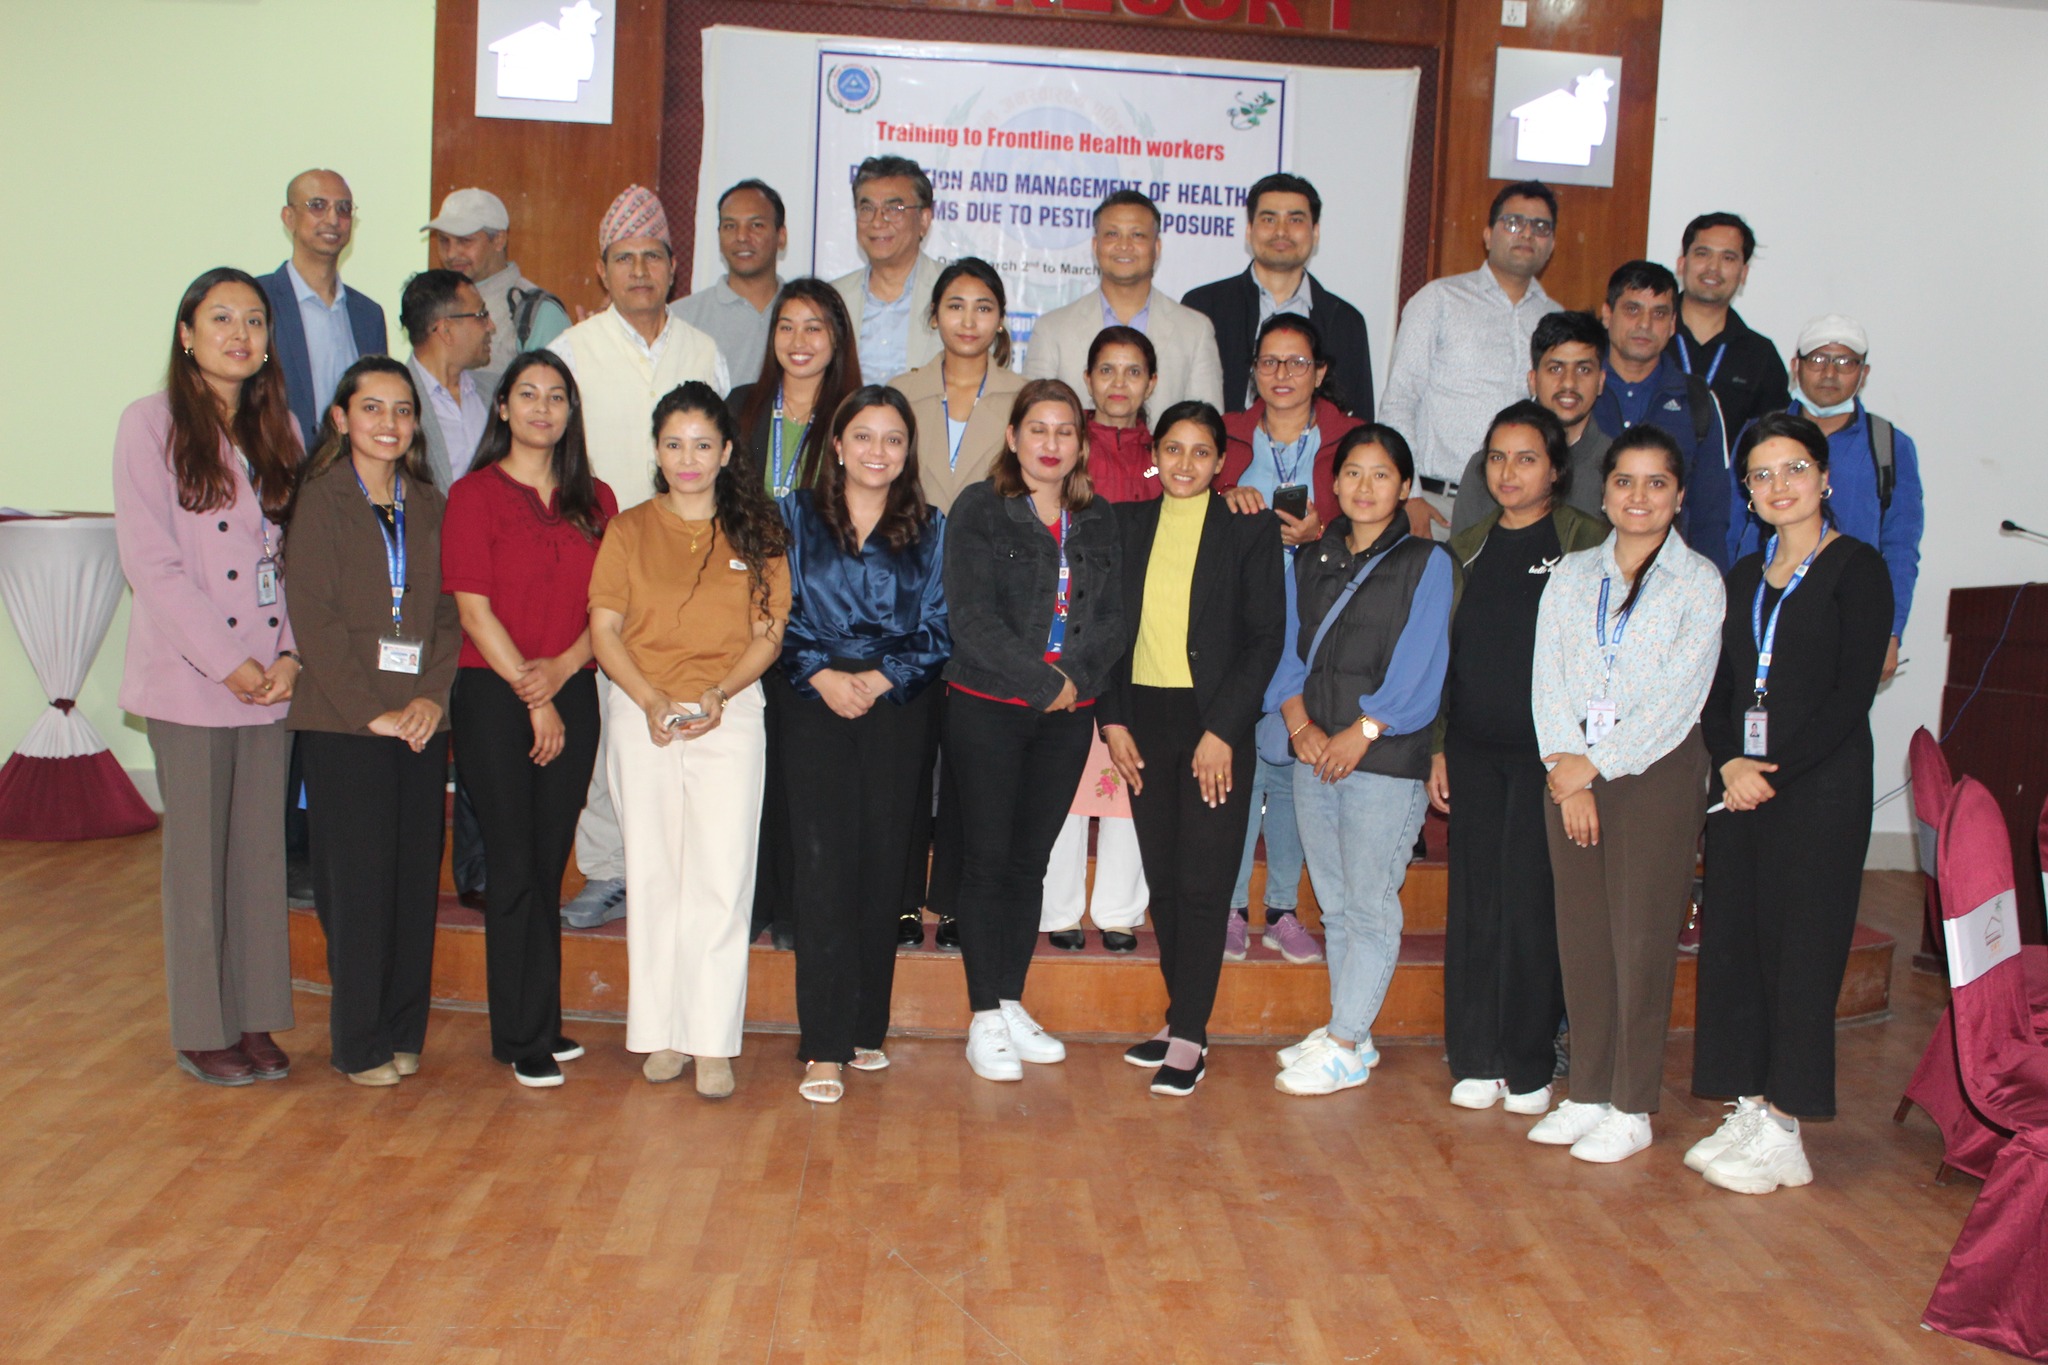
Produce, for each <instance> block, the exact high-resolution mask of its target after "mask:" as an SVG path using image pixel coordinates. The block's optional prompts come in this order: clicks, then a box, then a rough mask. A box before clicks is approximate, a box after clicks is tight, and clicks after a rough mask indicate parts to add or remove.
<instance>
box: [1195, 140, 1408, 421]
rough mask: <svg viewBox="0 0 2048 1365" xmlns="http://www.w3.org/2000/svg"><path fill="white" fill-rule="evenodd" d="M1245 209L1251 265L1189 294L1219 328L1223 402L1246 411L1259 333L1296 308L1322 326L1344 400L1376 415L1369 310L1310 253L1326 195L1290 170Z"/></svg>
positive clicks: (1367, 417) (1268, 179)
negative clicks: (1316, 271)
mask: <svg viewBox="0 0 2048 1365" xmlns="http://www.w3.org/2000/svg"><path fill="white" fill-rule="evenodd" d="M1244 213H1245V219H1246V224H1247V226H1246V230H1245V245H1246V246H1247V247H1248V248H1249V249H1250V251H1251V254H1252V263H1251V265H1250V266H1249V267H1247V268H1246V269H1245V272H1244V273H1243V274H1241V275H1232V276H1231V277H1230V278H1229V279H1225V280H1217V281H1215V282H1214V283H1211V284H1204V285H1200V286H1197V287H1196V288H1194V289H1191V290H1189V291H1188V292H1187V294H1186V295H1185V296H1184V297H1183V298H1182V299H1181V302H1182V303H1185V304H1186V305H1187V306H1188V307H1190V308H1193V309H1195V310H1196V311H1197V312H1199V313H1201V314H1203V315H1204V316H1205V317H1207V318H1208V319H1209V321H1210V323H1211V324H1212V325H1213V326H1214V327H1215V328H1216V349H1217V352H1218V354H1219V355H1220V357H1221V359H1222V362H1223V402H1224V408H1223V410H1224V411H1225V412H1242V411H1244V410H1245V409H1246V408H1248V407H1250V406H1251V402H1252V399H1253V397H1254V396H1255V391H1254V389H1253V387H1252V376H1251V365H1252V351H1253V349H1254V347H1255V341H1254V338H1256V337H1257V336H1258V334H1259V327H1260V325H1261V324H1262V323H1264V322H1265V320H1266V319H1267V318H1270V317H1272V316H1273V315H1274V314H1276V313H1293V314H1296V315H1298V316H1300V317H1305V318H1307V319H1308V320H1309V321H1310V322H1313V323H1314V324H1315V325H1316V331H1317V332H1319V333H1321V334H1322V338H1323V350H1324V351H1325V352H1326V353H1327V354H1328V355H1329V358H1330V369H1329V381H1328V382H1329V385H1330V389H1331V391H1332V392H1333V393H1334V394H1335V395H1336V397H1337V400H1338V401H1339V402H1340V403H1342V404H1343V405H1344V406H1345V407H1346V408H1348V409H1349V410H1350V412H1351V415H1352V416H1354V417H1356V418H1358V419H1359V420H1360V421H1362V422H1370V421H1371V420H1372V352H1371V349H1370V348H1369V346H1368V344H1367V341H1366V331H1365V315H1364V314H1363V313H1360V312H1359V311H1358V310H1357V309H1356V308H1354V307H1352V306H1351V305H1350V304H1349V303H1347V302H1345V301H1344V300H1343V299H1340V298H1338V297H1337V296H1336V295H1335V294H1333V293H1331V292H1330V291H1329V290H1328V289H1327V288H1325V287H1324V285H1323V282H1322V281H1321V280H1319V279H1317V278H1316V277H1315V276H1314V275H1311V274H1309V271H1308V260H1309V257H1310V256H1313V255H1314V254H1315V252H1316V248H1317V246H1318V244H1319V243H1320V242H1321V241H1322V231H1323V228H1322V222H1323V197H1322V196H1321V195H1320V194H1317V193H1316V187H1315V186H1314V185H1312V184H1310V183H1309V182H1308V181H1307V180H1304V179H1303V178H1302V177H1300V176H1298V175H1289V174H1287V173H1286V172H1284V171H1282V172H1278V173H1276V174H1273V175H1269V176H1265V177H1263V178H1261V179H1259V180H1257V181H1255V182H1253V184H1252V187H1251V189H1250V191H1249V192H1247V194H1246V195H1245V205H1244ZM1161 411H1164V409H1163V408H1162V409H1161ZM1404 434H1405V433H1404Z"/></svg>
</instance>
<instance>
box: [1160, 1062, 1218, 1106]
mask: <svg viewBox="0 0 2048 1365" xmlns="http://www.w3.org/2000/svg"><path fill="white" fill-rule="evenodd" d="M1208 1069H1209V1064H1208V1063H1207V1062H1205V1061H1203V1060H1202V1059H1201V1058H1199V1057H1197V1058H1196V1059H1195V1064H1194V1066H1193V1067H1191V1068H1189V1069H1187V1070H1182V1069H1181V1068H1180V1067H1177V1066H1162V1067H1160V1068H1159V1070H1157V1071H1155V1072H1153V1073H1152V1093H1153V1094H1155V1095H1173V1096H1176V1097H1180V1096H1186V1095H1192V1094H1194V1093H1195V1084H1196V1083H1197V1082H1198V1081H1200V1080H1201V1079H1202V1073H1203V1072H1205V1071H1207V1070H1208Z"/></svg>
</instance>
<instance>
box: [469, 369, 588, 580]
mask: <svg viewBox="0 0 2048 1365" xmlns="http://www.w3.org/2000/svg"><path fill="white" fill-rule="evenodd" d="M534 369H550V370H553V371H554V372H555V373H556V374H558V375H560V376H561V377H562V384H563V387H564V388H566V389H567V390H568V393H569V421H568V424H567V425H566V426H564V427H563V428H562V436H561V439H560V440H558V441H556V442H555V449H554V452H553V453H552V454H551V455H550V456H549V457H548V469H549V472H550V473H551V474H553V476H554V480H555V497H556V503H555V506H556V507H557V508H558V509H559V511H560V513H561V517H562V519H563V520H564V521H566V522H568V523H569V524H570V525H571V526H574V527H575V528H576V529H577V530H578V531H579V532H581V533H582V535H583V538H584V539H585V540H596V539H597V538H598V537H599V536H601V535H603V534H604V508H603V507H602V506H600V505H599V503H598V501H597V479H596V478H595V477H594V476H593V475H592V474H591V472H590V451H589V448H588V447H587V446H586V445H585V444H584V440H583V397H582V395H581V394H580V393H578V392H577V390H576V376H575V375H573V374H571V373H569V367H568V366H567V365H565V364H563V363H562V358H561V357H560V356H558V355H556V354H555V353H554V352H553V351H549V350H545V349H543V350H538V351H522V352H521V353H520V354H519V355H517V356H514V357H513V359H512V363H511V364H510V365H508V366H507V367H506V368H505V376H504V378H502V379H500V380H499V381H498V391H497V392H496V393H495V394H493V395H492V397H491V424H490V425H489V426H487V427H485V428H484V438H483V440H481V441H479V442H478V443H477V447H476V458H475V459H473V460H471V461H470V462H469V471H468V472H470V473H472V474H474V473H476V471H477V470H479V469H488V468H490V467H491V466H492V465H494V464H496V463H498V461H500V460H502V459H504V458H505V457H506V456H507V455H510V454H511V453H512V424H511V422H509V421H507V420H506V418H505V405H506V404H507V403H509V402H511V400H512V390H513V389H515V388H517V387H518V386H519V381H520V379H521V378H522V377H524V376H525V374H526V372H527V371H529V370H534Z"/></svg>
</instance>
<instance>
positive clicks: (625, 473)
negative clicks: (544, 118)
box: [549, 185, 732, 928]
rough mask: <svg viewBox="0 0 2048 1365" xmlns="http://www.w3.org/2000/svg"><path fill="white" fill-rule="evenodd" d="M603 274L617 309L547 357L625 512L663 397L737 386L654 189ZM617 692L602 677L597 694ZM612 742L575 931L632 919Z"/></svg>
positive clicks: (601, 233) (637, 198) (588, 817)
mask: <svg viewBox="0 0 2048 1365" xmlns="http://www.w3.org/2000/svg"><path fill="white" fill-rule="evenodd" d="M597 269H598V277H599V278H600V279H601V280H603V281H604V287H605V292H606V293H607V294H609V295H610V296H611V306H610V307H609V308H607V309H605V310H604V311H603V312H602V313H599V314H597V315H596V316H595V317H591V318H586V319H585V320H584V321H582V322H579V323H577V324H576V325H575V326H574V327H571V328H570V329H569V330H568V331H566V332H564V333H562V334H561V335H560V336H559V337H556V338H555V341H554V344H553V345H552V346H550V347H549V349H550V350H552V351H553V352H554V353H555V354H556V355H558V356H560V357H561V358H562V359H563V360H564V361H565V362H566V363H567V364H568V366H569V369H570V371H571V372H572V373H574V375H575V376H576V387H577V389H578V390H579V391H580V393H581V395H582V399H583V440H584V444H585V446H586V447H587V448H588V449H589V452H590V472H591V473H593V474H595V475H596V476H597V477H598V478H600V479H603V480H604V481H605V482H606V483H608V484H610V485H611V486H612V492H613V493H614V494H616V495H617V497H618V500H619V510H620V511H624V510H625V509H626V508H628V507H633V506H637V505H638V504H640V503H643V502H645V501H647V499H648V498H649V497H651V496H652V495H653V493H654V430H653V421H654V405H655V404H656V403H658V402H660V401H661V396H662V395H663V394H665V393H667V392H668V391H669V390H670V389H673V388H675V387H676V386H677V385H679V384H683V383H687V382H688V381H690V380H692V379H697V380H701V381H703V382H704V383H706V384H709V385H710V386H711V387H712V388H714V389H716V390H718V392H720V393H724V392H726V391H727V390H728V389H730V388H731V387H732V383H731V380H730V379H729V378H728V377H727V375H726V369H725V359H724V357H722V356H720V355H719V353H718V345H717V343H716V342H714V341H712V339H711V338H710V337H708V336H706V335H705V334H704V333H703V332H700V331H698V330H697V329H696V328H695V327H692V326H691V325H690V324H689V323H687V322H684V321H683V320H682V319H681V318H679V317H675V316H673V315H671V314H670V312H669V311H668V295H669V290H670V288H672V287H673V286H674V284H675V278H676V259H675V249H674V248H673V247H672V246H671V245H670V244H669V236H668V213H667V211H666V210H664V209H663V208H662V206H661V200H660V199H659V198H658V197H656V195H655V193H654V191H653V190H650V189H646V188H644V187H642V186H640V185H629V186H627V187H626V189H625V190H624V192H622V193H621V194H620V195H619V197H618V198H617V199H614V200H613V201H612V206H611V207H610V208H609V209H606V210H605V214H604V218H603V219H602V220H601V221H600V222H599V223H598V228H597ZM610 686H611V684H610V682H609V681H607V680H606V679H605V677H604V675H603V674H601V673H600V674H599V675H598V687H599V690H600V691H603V690H605V689H607V688H609V687H610ZM603 709H604V708H603V707H600V708H599V711H600V714H602V711H603ZM605 744H606V738H605V735H604V733H603V732H602V731H600V732H599V734H598V747H597V766H596V767H595V768H594V769H593V770H592V772H591V776H590V793H589V796H588V797H587V799H586V800H585V803H584V806H583V818H582V819H581V820H580V821H579V822H578V823H577V825H576V866H577V867H578V868H579V869H580V870H581V871H582V873H583V875H584V876H585V877H586V878H588V879H589V884H588V885H586V886H585V887H584V888H583V890H582V891H581V892H580V893H579V894H578V895H577V896H576V898H575V899H574V900H572V901H570V902H569V903H568V904H567V905H565V906H563V907H562V918H563V919H564V920H566V921H567V922H568V923H569V924H570V925H572V926H574V927H577V928H588V927H590V926H592V925H597V924H603V923H605V922H606V921H608V920H614V919H617V918H619V917H620V916H621V915H624V914H625V913H626V845H625V840H624V839H623V838H622V837H621V835H620V833H619V817H618V812H617V811H616V810H614V809H613V807H612V797H611V787H610V784H609V781H608V780H607V778H606V776H605Z"/></svg>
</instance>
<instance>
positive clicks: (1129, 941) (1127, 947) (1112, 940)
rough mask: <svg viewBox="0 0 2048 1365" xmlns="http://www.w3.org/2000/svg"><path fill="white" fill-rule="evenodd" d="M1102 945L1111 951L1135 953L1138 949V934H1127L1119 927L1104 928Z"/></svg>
mask: <svg viewBox="0 0 2048 1365" xmlns="http://www.w3.org/2000/svg"><path fill="white" fill-rule="evenodd" d="M1102 946H1103V947H1105V948H1107V949H1109V951H1111V952H1112V953H1135V952H1137V951H1138V936H1137V935H1136V934H1127V933H1125V932H1124V931H1123V930H1121V929H1104V930H1103V931H1102Z"/></svg>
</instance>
